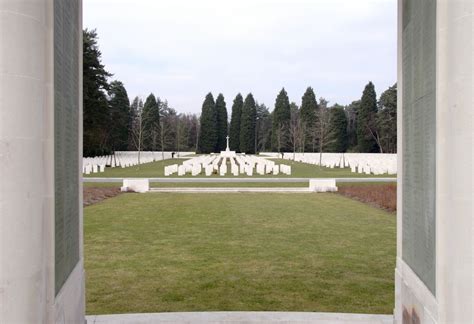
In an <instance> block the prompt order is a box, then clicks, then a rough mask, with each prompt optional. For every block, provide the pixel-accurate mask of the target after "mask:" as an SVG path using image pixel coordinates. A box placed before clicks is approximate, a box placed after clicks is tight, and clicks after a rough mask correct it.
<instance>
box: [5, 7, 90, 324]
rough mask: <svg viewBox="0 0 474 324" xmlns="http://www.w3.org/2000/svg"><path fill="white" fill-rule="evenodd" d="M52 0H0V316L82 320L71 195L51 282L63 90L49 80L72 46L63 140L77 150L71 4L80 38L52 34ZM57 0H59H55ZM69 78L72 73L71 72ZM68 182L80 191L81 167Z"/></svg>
mask: <svg viewBox="0 0 474 324" xmlns="http://www.w3.org/2000/svg"><path fill="white" fill-rule="evenodd" d="M57 2H58V1H53V0H31V1H17V0H0V322H1V323H84V321H85V319H84V313H85V307H84V305H85V303H84V271H83V256H82V198H81V196H82V195H80V194H76V195H75V197H73V199H74V200H76V201H77V206H78V209H77V213H76V214H74V215H76V216H75V222H76V223H77V224H78V225H77V226H76V227H75V229H76V231H74V233H73V235H72V236H74V237H76V241H77V244H78V246H79V248H78V249H77V251H78V252H77V253H76V258H75V259H73V260H75V261H77V263H75V265H74V267H73V269H72V271H70V272H66V273H68V276H67V280H65V282H64V283H63V284H62V285H61V286H59V285H57V284H55V281H56V280H55V277H56V275H57V273H56V272H57V267H56V265H55V264H56V263H57V259H58V256H57V253H55V249H56V248H57V246H56V244H57V242H58V240H57V237H56V234H55V233H57V232H58V229H57V223H58V219H59V217H58V216H61V214H60V213H58V208H57V206H58V204H60V203H61V201H60V200H61V199H63V198H62V196H61V197H60V198H58V197H57V192H58V183H60V182H59V181H58V179H57V177H58V173H60V171H61V170H58V168H57V167H58V161H60V160H61V158H62V157H63V156H64V153H63V152H61V151H58V147H60V146H58V141H59V137H58V136H57V134H58V130H59V128H60V126H61V121H59V120H56V117H55V116H57V102H56V100H57V99H58V98H59V99H60V100H62V99H63V97H64V96H63V95H62V94H61V93H60V91H59V90H58V89H57V83H55V68H56V66H55V55H56V52H57V51H63V52H67V54H71V55H72V54H73V53H75V54H77V57H78V58H79V60H80V61H79V64H76V65H74V66H75V67H77V74H76V76H77V77H76V78H75V79H72V80H71V82H70V84H73V85H74V87H75V88H77V89H76V90H77V95H74V96H71V97H70V99H71V100H72V102H74V107H75V111H76V116H77V117H78V118H76V119H77V120H76V121H77V127H76V128H73V129H75V130H76V131H74V132H73V133H72V134H71V136H70V138H69V140H72V142H73V143H77V147H76V146H74V147H75V150H76V151H75V152H76V156H77V160H78V161H80V160H79V158H80V157H81V156H82V128H81V127H82V126H81V124H82V97H81V95H82V90H81V88H82V87H81V85H82V79H81V77H82V7H81V1H80V0H78V1H74V2H75V3H76V5H77V4H79V7H78V10H76V12H73V14H75V15H76V14H77V17H76V16H73V17H75V18H77V19H74V21H75V23H76V24H75V25H74V26H72V25H71V28H73V29H77V32H78V33H79V34H78V35H79V37H80V38H79V39H78V40H77V42H76V41H74V42H69V43H68V45H67V46H66V45H64V43H65V42H57V40H56V39H55V30H54V26H55V25H57V22H58V21H62V22H61V23H62V24H68V22H69V20H68V19H69V17H66V16H65V15H64V12H61V11H57V12H55V6H56V5H57ZM59 2H61V1H59ZM71 78H74V77H73V76H71ZM73 168H74V169H72V170H71V172H72V173H73V174H75V176H74V177H73V178H72V181H71V182H70V183H71V186H78V187H77V188H76V189H77V190H76V192H79V193H80V192H82V191H81V187H80V186H81V178H80V177H81V175H80V171H79V168H76V167H74V166H73Z"/></svg>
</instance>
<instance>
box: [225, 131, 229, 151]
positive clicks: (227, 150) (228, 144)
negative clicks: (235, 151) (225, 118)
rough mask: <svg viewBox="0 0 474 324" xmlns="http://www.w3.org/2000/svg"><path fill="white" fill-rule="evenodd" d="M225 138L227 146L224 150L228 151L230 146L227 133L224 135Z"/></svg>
mask: <svg viewBox="0 0 474 324" xmlns="http://www.w3.org/2000/svg"><path fill="white" fill-rule="evenodd" d="M226 139H227V148H226V151H229V150H230V148H229V135H227V136H226Z"/></svg>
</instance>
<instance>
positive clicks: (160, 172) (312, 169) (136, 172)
mask: <svg viewBox="0 0 474 324" xmlns="http://www.w3.org/2000/svg"><path fill="white" fill-rule="evenodd" d="M184 161H185V160H184V159H173V160H165V161H158V162H152V163H146V164H142V165H140V166H133V167H128V168H106V169H105V172H103V173H93V174H89V175H84V177H94V178H133V177H136V178H161V177H164V167H165V166H167V165H171V164H182V163H183V162H184ZM273 161H275V162H276V163H277V164H287V165H291V166H292V174H291V176H287V175H284V174H282V173H280V174H279V175H277V176H273V175H265V176H261V175H258V174H256V173H255V172H254V175H253V176H252V177H253V178H266V177H272V178H366V177H378V178H380V177H394V176H393V175H390V176H389V175H382V176H373V175H366V174H359V173H352V172H351V170H350V169H349V168H345V169H340V168H334V169H330V168H325V167H319V166H315V165H311V164H306V163H300V162H294V161H288V160H280V159H273ZM228 170H229V172H228V174H227V175H226V176H227V177H233V176H232V174H231V173H230V164H229V169H228ZM174 177H177V178H182V177H178V175H177V174H174V175H173V176H170V178H174ZM185 177H192V176H191V175H190V174H187V175H186V176H185ZM196 177H200V178H203V177H204V178H206V175H205V174H204V172H202V174H200V175H198V176H196ZM212 177H218V178H219V177H220V176H219V175H218V174H215V175H212ZM239 177H241V178H247V177H248V176H246V175H240V176H239Z"/></svg>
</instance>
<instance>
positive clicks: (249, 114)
mask: <svg viewBox="0 0 474 324" xmlns="http://www.w3.org/2000/svg"><path fill="white" fill-rule="evenodd" d="M256 118H257V108H256V105H255V100H254V98H253V95H252V94H251V93H249V94H248V95H247V97H246V98H245V101H244V106H243V108H242V116H241V120H240V151H241V152H242V153H246V154H255V123H256Z"/></svg>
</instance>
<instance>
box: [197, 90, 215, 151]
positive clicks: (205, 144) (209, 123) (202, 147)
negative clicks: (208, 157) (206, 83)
mask: <svg viewBox="0 0 474 324" xmlns="http://www.w3.org/2000/svg"><path fill="white" fill-rule="evenodd" d="M215 106H216V104H215V102H214V97H213V96H212V93H210V92H209V93H208V94H207V96H206V99H205V100H204V103H203V104H202V111H201V132H200V134H199V150H198V151H199V153H205V154H209V153H212V152H215V151H214V149H215V147H216V143H217V114H216V111H215Z"/></svg>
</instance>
